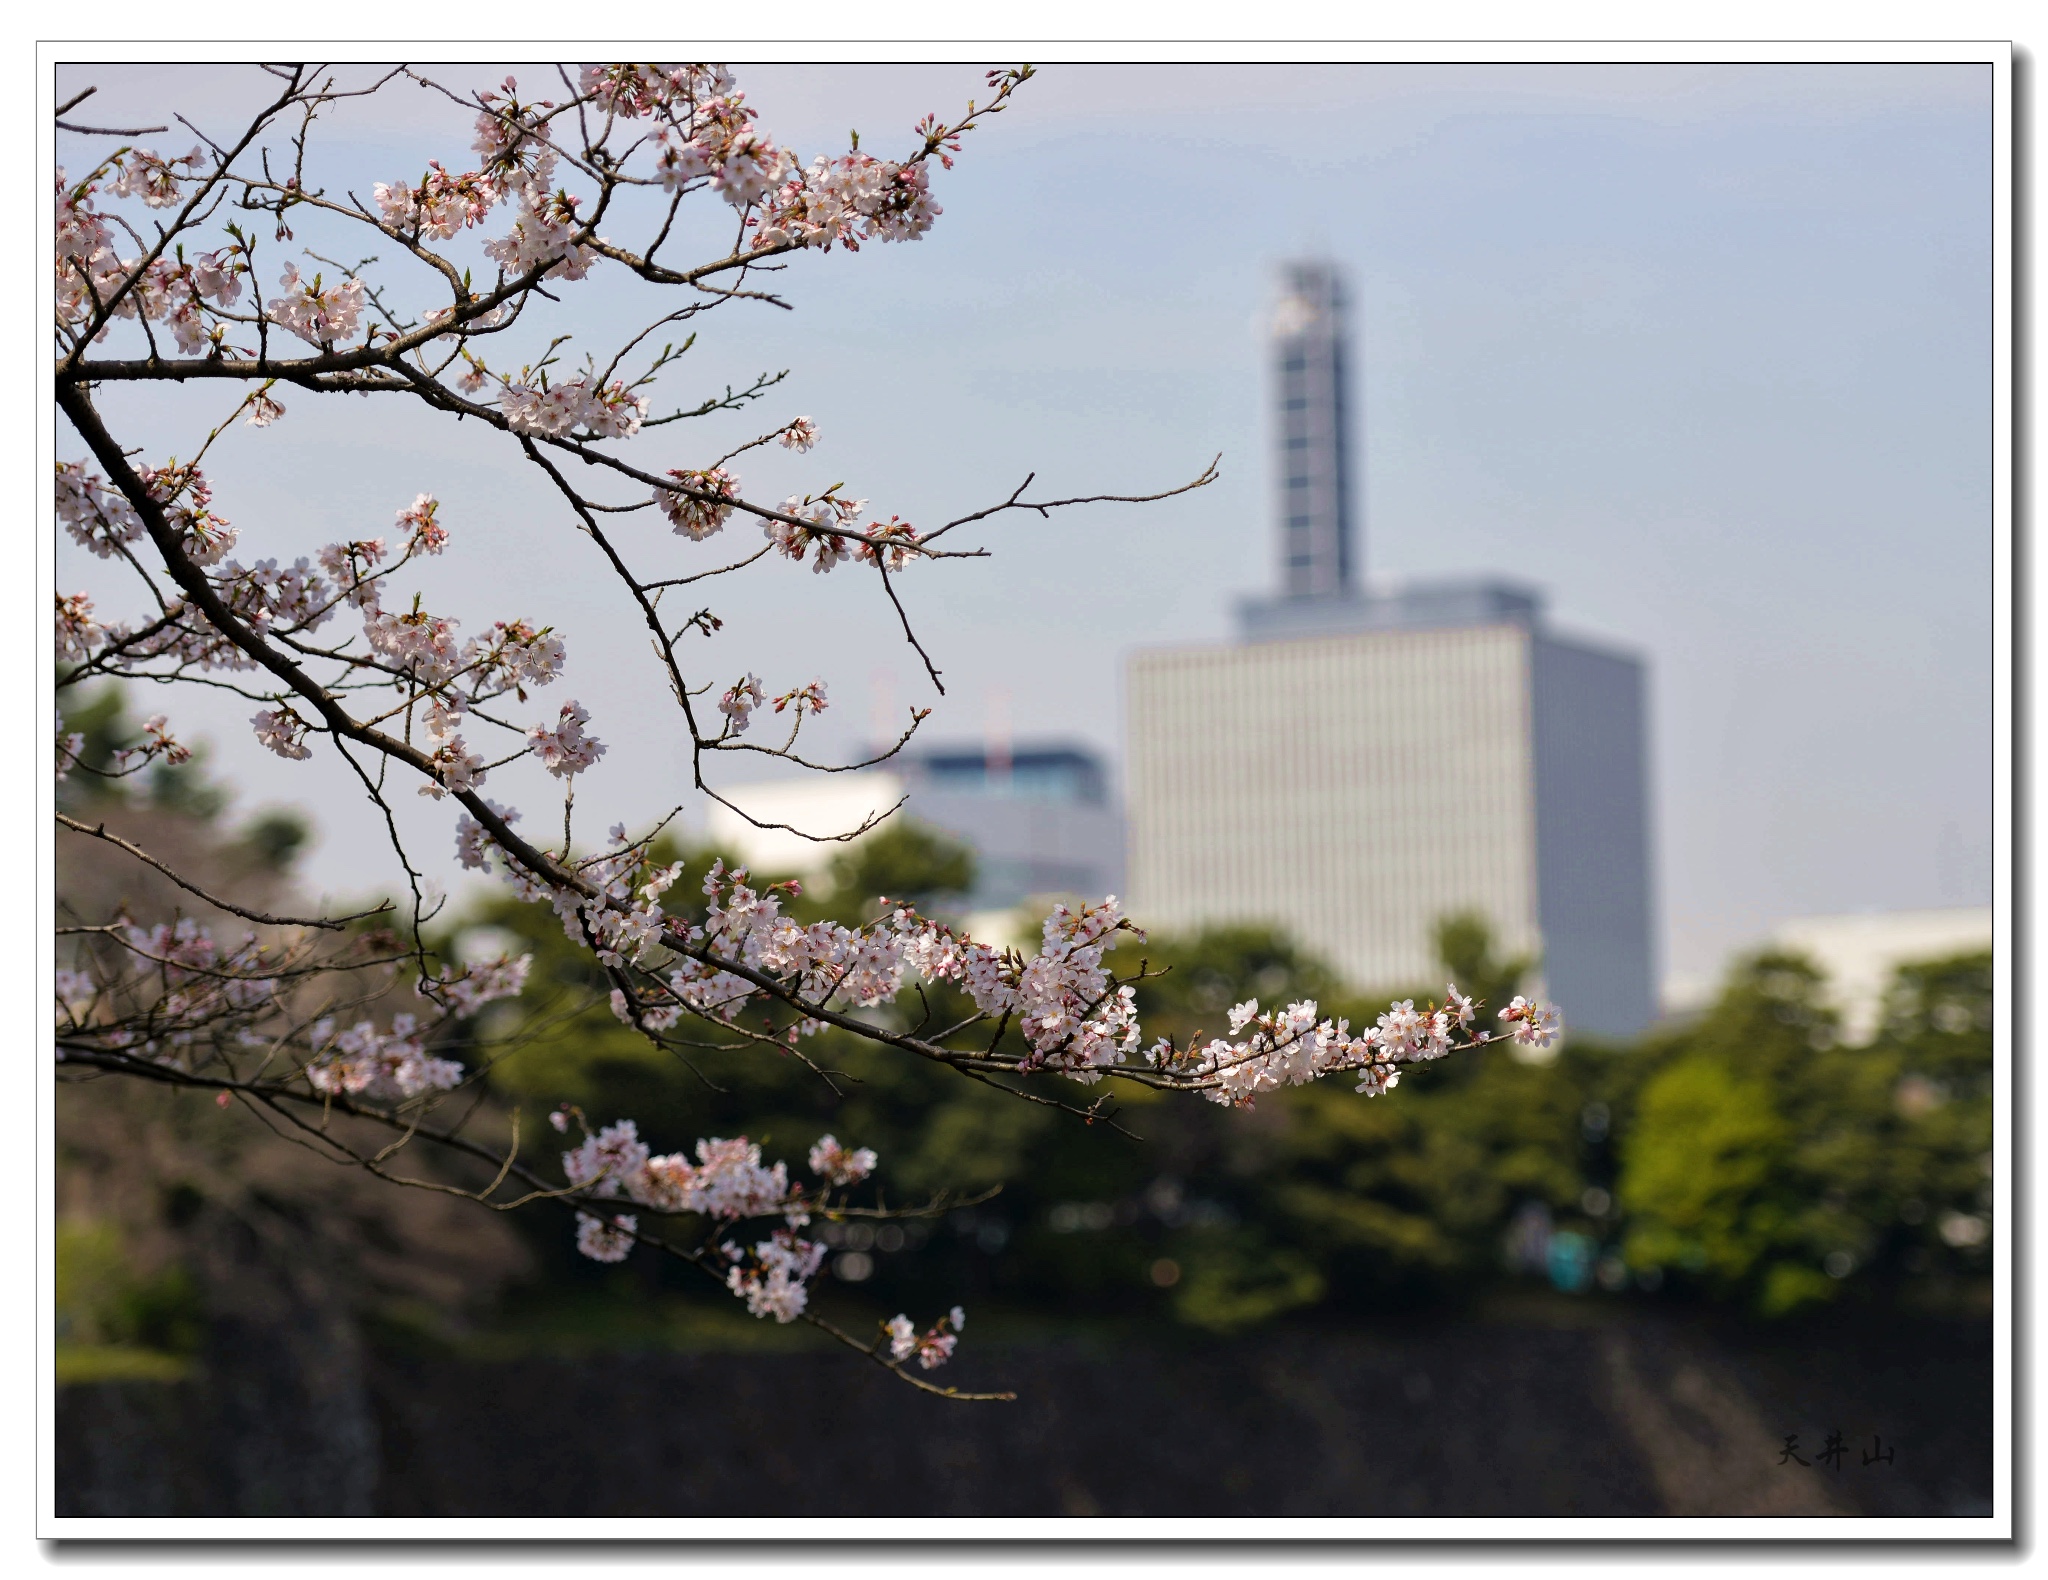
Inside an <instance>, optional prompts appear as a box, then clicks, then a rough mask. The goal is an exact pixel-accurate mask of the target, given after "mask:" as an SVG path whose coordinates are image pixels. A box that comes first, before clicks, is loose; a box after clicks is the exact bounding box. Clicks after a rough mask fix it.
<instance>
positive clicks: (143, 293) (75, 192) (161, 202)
mask: <svg viewBox="0 0 2048 1580" xmlns="http://www.w3.org/2000/svg"><path fill="white" fill-rule="evenodd" d="M203 162H204V160H203V156H202V155H201V153H200V151H199V150H198V149H196V148H195V149H193V150H192V152H191V153H189V154H186V155H184V156H183V157H181V158H178V159H171V160H166V159H159V158H158V157H157V156H156V155H155V154H154V153H152V152H150V151H149V150H148V149H146V148H131V149H128V150H126V151H125V152H124V153H122V154H119V155H117V156H116V157H115V158H113V159H112V160H110V161H108V162H107V163H106V164H104V165H102V166H101V167H100V168H99V169H98V170H96V171H95V172H94V173H93V175H92V176H91V177H89V178H88V179H87V180H85V181H83V182H80V183H78V184H76V185H72V184H70V183H68V182H67V181H66V179H65V175H64V172H63V170H61V169H60V170H58V172H57V246H56V271H57V321H58V322H59V323H60V324H65V325H74V324H83V323H85V322H86V321H87V320H88V319H90V318H92V317H93V316H94V314H96V313H99V312H101V311H102V310H108V316H109V317H110V318H131V319H132V318H138V317H139V318H141V319H142V320H144V321H146V322H151V323H162V324H164V325H166V326H167V327H168V328H169V329H170V331H171V334H172V337H173V338H174V339H175V340H176V341H177V344H178V349H179V350H180V351H182V352H183V353H184V354H185V355H187V356H197V355H198V354H199V353H200V352H201V351H203V350H205V349H206V347H207V346H208V345H209V344H213V343H217V340H218V337H219V335H220V333H221V332H222V331H221V326H220V325H218V324H217V323H216V324H214V325H212V326H209V325H208V323H207V318H206V311H205V309H206V307H207V304H209V303H210V304H211V305H212V306H214V307H217V308H220V307H232V306H233V305H234V304H235V302H236V300H237V299H238V298H239V297H240V295H241V291H242V282H241V276H242V275H243V274H245V273H247V272H248V265H247V264H246V263H244V262H243V261H242V260H241V258H240V256H239V252H240V249H239V248H234V247H231V248H222V249H220V250H218V251H215V252H211V253H202V254H198V255H196V256H194V257H192V258H189V259H188V258H185V257H184V256H182V255H179V256H176V257H158V258H155V259H153V260H151V261H150V262H149V263H148V264H147V265H146V266H145V265H144V264H143V262H142V260H141V259H140V258H122V257H120V256H119V254H118V253H117V251H116V249H115V236H114V230H113V227H112V226H111V225H109V224H108V223H107V221H106V218H105V217H104V216H103V215H101V214H100V213H99V212H98V211H97V210H96V209H95V208H94V206H93V198H94V195H95V193H96V192H97V191H98V189H99V181H100V179H101V178H102V177H105V176H108V175H111V176H112V181H111V183H110V184H109V188H108V190H109V191H110V192H111V193H112V195H114V196H115V197H124V198H125V197H139V198H140V199H141V200H142V201H143V202H144V203H145V204H146V205H148V206H149V207H151V208H167V207H169V206H170V205H171V204H173V203H175V202H177V201H178V199H179V197H180V196H181V192H180V189H179V186H178V181H179V179H180V178H179V177H178V176H177V175H176V173H175V172H174V171H173V169H172V167H173V166H174V165H185V166H186V167H187V168H188V169H191V170H197V169H198V168H199V166H200V165H201V164H202V163H203ZM109 304H111V308H110V309H109ZM108 327H109V326H108V325H104V324H103V325H102V326H101V328H100V329H99V331H98V335H97V336H96V338H100V337H104V336H105V335H106V333H107V329H108Z"/></svg>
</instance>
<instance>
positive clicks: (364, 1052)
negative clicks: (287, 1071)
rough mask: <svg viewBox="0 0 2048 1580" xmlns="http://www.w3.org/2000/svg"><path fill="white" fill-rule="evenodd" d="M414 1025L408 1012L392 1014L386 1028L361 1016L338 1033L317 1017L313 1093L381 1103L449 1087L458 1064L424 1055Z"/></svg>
mask: <svg viewBox="0 0 2048 1580" xmlns="http://www.w3.org/2000/svg"><path fill="white" fill-rule="evenodd" d="M418 1025H419V1023H418V1022H417V1021H416V1020H415V1019H414V1017H412V1016H411V1015H394V1016H392V1017H391V1029H390V1030H389V1031H384V1032H380V1031H378V1030H377V1028H376V1027H375V1026H374V1025H372V1024H371V1023H370V1022H369V1021H366V1020H362V1021H357V1022H356V1024H355V1025H353V1026H351V1027H349V1028H348V1029H347V1030H346V1031H343V1032H341V1033H340V1034H338V1035H337V1034H336V1032H335V1029H334V1022H333V1021H332V1020H319V1021H316V1022H314V1024H313V1032H312V1039H313V1048H314V1051H315V1056H314V1059H313V1060H312V1062H311V1063H309V1064H308V1065H307V1066H306V1079H307V1080H308V1081H309V1082H311V1083H312V1087H313V1090H314V1091H316V1092H326V1093H329V1094H332V1095H336V1096H342V1095H346V1096H349V1097H368V1098H373V1099H377V1100H380V1101H385V1102H402V1101H404V1100H405V1099H406V1098H409V1097H417V1096H419V1095H420V1094H421V1093H422V1092H445V1091H448V1090H449V1089H451V1088H452V1087H454V1086H456V1085H458V1084H459V1083H460V1082H461V1080H462V1066H461V1065H460V1064H458V1063H457V1062H456V1061H455V1060H453V1059H436V1058H434V1057H432V1056H431V1055H430V1054H428V1052H427V1051H426V1047H425V1044H424V1043H423V1042H422V1040H421V1038H420V1035H419V1030H418Z"/></svg>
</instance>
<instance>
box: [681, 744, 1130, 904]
mask: <svg viewBox="0 0 2048 1580" xmlns="http://www.w3.org/2000/svg"><path fill="white" fill-rule="evenodd" d="M722 793H723V794H724V795H725V796H726V797H727V798H728V799H729V800H731V801H733V802H734V803H736V804H737V805H738V806H740V807H742V808H744V809H745V811H746V812H747V813H748V814H750V815H751V816H752V817H754V818H755V819H757V820H759V821H760V822H764V823H784V824H792V825H794V826H795V827H796V828H797V829H801V830H802V831H803V833H801V834H799V833H792V832H790V831H788V830H787V829H774V828H769V829H763V828H757V827H755V826H754V825H753V824H751V823H749V822H748V821H747V820H746V819H745V818H743V817H741V816H740V815H739V814H738V813H736V812H734V811H733V810H732V809H731V808H729V807H725V806H721V805H719V804H718V803H716V802H713V803H711V806H710V810H709V813H708V820H709V828H708V832H709V833H710V835H711V838H712V840H713V841H714V842H715V843H717V844H719V845H722V846H724V847H725V848H727V849H729V850H733V851H735V852H738V853H739V854H740V855H741V856H742V858H743V859H744V860H746V861H747V862H749V863H750V864H752V865H753V866H754V867H755V868H756V869H757V870H758V871H760V872H763V873H776V874H786V873H793V874H796V875H798V876H800V877H803V878H806V879H808V880H816V879H817V878H819V877H821V876H822V875H823V873H824V872H825V870H826V868H827V867H828V866H829V865H830V863H831V860H832V858H833V857H834V856H835V855H837V854H838V853H839V852H840V851H842V850H843V849H845V846H844V845H843V844H838V843H827V844H820V843H818V842H817V841H816V840H814V839H806V838H804V837H803V835H804V834H813V835H820V836H825V837H827V838H829V837H830V836H834V835H838V834H844V833H847V832H850V831H851V830H853V829H856V828H859V827H860V826H861V824H862V823H864V822H866V821H867V820H868V819H870V818H871V817H876V816H879V815H881V814H882V813H885V812H887V811H888V809H889V808H891V807H893V806H895V805H896V804H897V802H899V801H903V802H904V803H905V805H904V807H903V811H902V812H901V813H900V814H898V815H899V816H908V817H912V818H915V819H916V820H918V821H919V822H921V823H925V824H928V825H930V826H931V827H933V828H936V829H939V830H941V831H942V832H944V833H947V834H950V835H952V836H953V837H954V838H955V839H958V840H960V841H961V842H962V843H963V844H965V845H967V846H968V847H969V848H970V849H972V850H973V852H974V857H975V886H974V892H973V893H972V894H971V895H969V896H968V897H967V899H966V902H965V903H966V905H967V907H968V908H969V909H971V910H973V911H976V912H998V911H1006V910H1008V909H1010V908H1012V907H1014V906H1018V905H1021V904H1023V903H1024V902H1025V901H1026V900H1029V899H1042V898H1047V897H1051V896H1060V897H1068V898H1081V899H1086V900H1099V899H1101V898H1102V897H1103V896H1104V895H1107V894H1117V893H1121V892H1122V889H1123V881H1124V821H1123V814H1122V812H1121V811H1120V810H1119V809H1118V808H1117V806H1116V804H1115V802H1114V801H1113V800H1112V799H1111V796H1110V792H1109V775H1108V769H1107V767H1106V765H1105V764H1104V763H1103V761H1102V758H1101V757H1100V756H1099V755H1098V754H1097V753H1095V752H1093V751H1091V750H1089V749H1088V748H1087V747H1084V746H1079V745H1073V744H1069V743H1064V742H1054V743H1046V744H1030V743H1027V744H1022V745H1019V746H1017V747H1015V748H1014V749H1006V750H1001V751H992V750H988V749H985V748H982V747H978V746H966V747H955V748H936V749H931V750H906V751H902V752H899V753H898V754H897V755H896V756H895V757H893V758H891V759H890V760H889V763H888V766H887V767H886V768H877V769H869V770H866V771H863V772H860V773H852V774H834V775H816V774H811V775H805V776H803V777H802V778H793V779H782V780H773V781H768V782H764V783H760V784H751V785H736V786H733V787H732V788H731V789H729V790H726V791H724V792H722Z"/></svg>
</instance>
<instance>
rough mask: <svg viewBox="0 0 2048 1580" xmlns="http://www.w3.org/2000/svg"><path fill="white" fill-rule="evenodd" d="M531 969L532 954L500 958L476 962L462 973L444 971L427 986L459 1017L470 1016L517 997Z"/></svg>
mask: <svg viewBox="0 0 2048 1580" xmlns="http://www.w3.org/2000/svg"><path fill="white" fill-rule="evenodd" d="M532 969H533V956H532V955H530V954H527V955H519V956H516V957H515V956H512V955H498V956H496V957H495V958H493V959H490V960H479V961H476V962H474V963H472V964H470V965H467V966H465V967H463V968H462V969H461V970H460V971H448V970H443V971H442V972H441V973H440V974H439V975H438V976H435V977H433V978H431V979H430V980H428V981H427V982H426V983H425V984H424V986H425V989H426V990H427V991H428V992H429V993H431V994H432V996H433V997H435V998H437V999H439V1000H440V1001H441V1002H442V1003H444V1004H446V1005H447V1006H448V1007H449V1008H450V1009H452V1010H453V1011H454V1012H455V1013H456V1014H458V1015H462V1016H470V1015H474V1014H475V1013H476V1012H477V1011H478V1010H480V1009H482V1008H483V1007H484V1006H485V1005H486V1004H494V1003H496V1002H497V1001H498V1000H499V999H503V998H517V997H518V996H519V995H520V994H521V993H523V992H524V991H525V990H526V977H527V973H528V972H530V971H531V970H532Z"/></svg>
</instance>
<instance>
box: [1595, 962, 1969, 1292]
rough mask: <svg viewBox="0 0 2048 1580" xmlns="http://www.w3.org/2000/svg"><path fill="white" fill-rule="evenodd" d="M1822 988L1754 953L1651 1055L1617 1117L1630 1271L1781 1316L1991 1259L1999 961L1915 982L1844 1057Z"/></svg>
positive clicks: (1963, 965) (1653, 1045)
mask: <svg viewBox="0 0 2048 1580" xmlns="http://www.w3.org/2000/svg"><path fill="white" fill-rule="evenodd" d="M1821 989H1822V984H1821V980H1820V977H1819V975H1818V973H1817V972H1816V971H1815V970H1814V968H1813V967H1812V966H1811V965H1810V964H1809V963H1807V962H1806V961H1804V960H1802V959H1800V958H1798V957H1796V956H1790V955H1784V954H1775V953H1772V954H1762V955H1758V956H1755V957H1753V958H1752V959H1750V960H1748V961H1745V962H1743V963H1742V964H1741V965H1740V966H1739V967H1738V968H1737V969H1736V970H1735V972H1734V973H1733V974H1732V975H1731V977H1730V979H1729V982H1728V984H1727V986H1726V988H1725V989H1724V991H1723V993H1722V995H1721V998H1720V1000H1719V1002H1718V1003H1717V1004H1716V1005H1715V1006H1714V1008H1713V1009H1712V1010H1711V1011H1710V1012H1709V1013H1708V1014H1706V1015H1705V1016H1703V1017H1702V1018H1701V1019H1700V1021H1699V1022H1698V1023H1697V1024H1696V1025H1693V1026H1691V1027H1688V1028H1685V1029H1682V1030H1680V1031H1676V1032H1671V1033H1666V1034H1664V1035H1663V1036H1661V1037H1657V1038H1653V1039H1651V1041H1650V1043H1649V1045H1648V1046H1646V1047H1645V1048H1644V1049H1643V1050H1641V1052H1640V1054H1639V1055H1638V1059H1639V1061H1640V1069H1639V1080H1638V1082H1637V1083H1635V1090H1634V1092H1633V1093H1631V1094H1629V1096H1628V1100H1625V1101H1624V1102H1623V1103H1622V1104H1621V1105H1620V1106H1621V1107H1622V1108H1623V1110H1624V1114H1623V1119H1622V1123H1621V1126H1620V1128H1621V1130H1622V1132H1623V1134H1622V1140H1621V1145H1620V1159H1619V1161H1620V1171H1619V1174H1618V1177H1617V1192H1616V1194H1617V1196H1618V1198H1619V1202H1620V1206H1621V1208H1622V1210H1623V1212H1624V1213H1625V1214H1626V1220H1627V1235H1626V1254H1627V1256H1628V1259H1629V1261H1630V1262H1631V1264H1633V1265H1635V1266H1637V1267H1639V1268H1649V1267H1656V1268H1659V1269H1664V1270H1668V1271H1670V1272H1671V1273H1672V1274H1674V1275H1675V1276H1676V1277H1677V1278H1678V1279H1679V1280H1681V1281H1682V1282H1689V1283H1691V1284H1693V1285H1695V1286H1696V1287H1698V1288H1700V1289H1701V1290H1703V1291H1704V1292H1706V1293H1708V1294H1711V1295H1714V1296H1717V1297H1721V1298H1727V1299H1735V1300H1739V1301H1742V1302H1743V1303H1745V1304H1747V1305H1749V1306H1751V1307H1753V1308H1754V1309H1756V1310H1757V1311H1759V1312H1761V1313H1763V1314H1765V1315H1779V1314H1782V1313H1785V1312H1789V1311H1794V1310H1797V1309H1799V1308H1800V1307H1802V1306H1809V1305H1813V1304H1817V1303H1820V1302H1824V1301H1828V1300H1832V1299H1836V1298H1839V1297H1840V1296H1842V1295H1843V1294H1844V1293H1845V1292H1846V1291H1848V1290H1849V1289H1851V1288H1855V1289H1858V1290H1861V1291H1865V1292H1889V1293H1896V1292H1897V1290H1898V1286H1899V1284H1900V1282H1901V1281H1902V1280H1904V1281H1913V1280H1924V1279H1926V1278H1928V1277H1930V1276H1932V1277H1934V1278H1936V1279H1939V1280H1944V1281H1947V1280H1953V1279H1954V1278H1956V1277H1959V1276H1964V1275H1967V1274H1969V1273H1971V1272H1973V1271H1980V1270H1981V1269H1982V1268H1983V1267H1984V1266H1985V1265H1987V1264H1986V1260H1985V1256H1986V1253H1985V1251H1984V1238H1985V1219H1984V1216H1983V1209H1984V1208H1985V1206H1987V1205H1988V1199H1989V1197H1988V1171H1987V1168H1986V1159H1987V1157H1988V1149H1989V1147H1990V1145H1991V1107H1990V1075H1991V1038H1990V1025H1991V1019H1990V1015H1991V961H1990V957H1989V956H1988V955H1973V956H1966V957H1961V958H1958V959H1955V960H1949V961H1941V962H1934V963H1931V964H1928V965H1922V966H1915V967H1909V968H1907V969H1906V970H1904V971H1903V972H1901V973H1900V975H1899V978H1898V981H1897V984H1896V986H1895V988H1894V990H1893V993H1892V997H1891V1001H1890V1006H1889V1013H1888V1015H1887V1017H1886V1022H1885V1027H1884V1030H1883V1032H1882V1033H1881V1034H1880V1036H1879V1038H1878V1040H1877V1041H1876V1042H1875V1043H1874V1044H1872V1045H1871V1046H1869V1047H1845V1046H1843V1045H1842V1044H1841V1042H1840V1041H1839V1038H1838V1028H1837V1025H1836V1020H1835V1017H1834V1015H1833V1013H1832V1012H1831V1011H1830V1010H1829V1009H1828V1008H1827V1006H1826V1004H1825V1002H1824V999H1823V996H1822V991H1821ZM1852 1275H1854V1282H1853V1284H1852V1282H1851V1280H1852Z"/></svg>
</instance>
